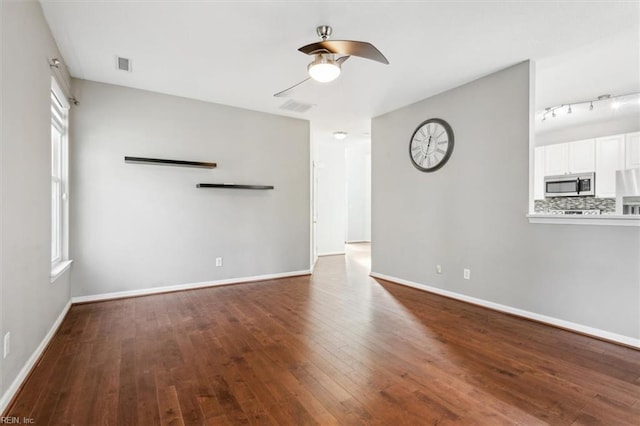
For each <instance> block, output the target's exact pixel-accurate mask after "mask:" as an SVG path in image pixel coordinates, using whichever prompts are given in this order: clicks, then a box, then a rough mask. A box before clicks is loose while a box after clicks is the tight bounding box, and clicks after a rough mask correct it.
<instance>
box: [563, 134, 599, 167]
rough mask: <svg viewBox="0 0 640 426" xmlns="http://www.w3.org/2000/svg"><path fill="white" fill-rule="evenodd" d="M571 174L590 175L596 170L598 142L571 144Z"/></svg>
mask: <svg viewBox="0 0 640 426" xmlns="http://www.w3.org/2000/svg"><path fill="white" fill-rule="evenodd" d="M568 145H569V158H568V160H569V170H568V172H569V173H589V172H593V171H594V170H595V169H596V141H595V139H587V140H584V141H577V142H569V144H568Z"/></svg>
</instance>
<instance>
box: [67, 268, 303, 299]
mask: <svg viewBox="0 0 640 426" xmlns="http://www.w3.org/2000/svg"><path fill="white" fill-rule="evenodd" d="M310 274H311V270H310V269H308V270H304V271H293V272H282V273H278V274H269V275H257V276H255V277H242V278H229V279H226V280H217V281H205V282H199V283H188V284H176V285H169V286H166V287H151V288H144V289H140V290H127V291H116V292H113V293H103V294H92V295H89V296H75V297H72V298H71V303H74V304H75V303H87V302H98V301H101V300H109V299H122V298H125V297H135V296H146V295H150V294H160V293H170V292H172V291H180V290H192V289H196V288H204V287H216V286H221V285H229V284H240V283H248V282H252V281H267V280H274V279H277V278H288V277H298V276H301V275H310Z"/></svg>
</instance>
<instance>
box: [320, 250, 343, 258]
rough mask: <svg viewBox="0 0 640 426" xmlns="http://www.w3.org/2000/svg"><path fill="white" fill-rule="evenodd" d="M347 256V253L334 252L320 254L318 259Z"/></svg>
mask: <svg viewBox="0 0 640 426" xmlns="http://www.w3.org/2000/svg"><path fill="white" fill-rule="evenodd" d="M343 254H345V252H343V251H333V252H328V253H318V257H324V256H340V255H343Z"/></svg>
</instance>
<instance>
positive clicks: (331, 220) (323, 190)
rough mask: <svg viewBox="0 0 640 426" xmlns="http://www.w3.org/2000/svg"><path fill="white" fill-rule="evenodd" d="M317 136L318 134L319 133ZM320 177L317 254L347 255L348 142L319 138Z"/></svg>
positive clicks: (317, 145)
mask: <svg viewBox="0 0 640 426" xmlns="http://www.w3.org/2000/svg"><path fill="white" fill-rule="evenodd" d="M316 134H317V133H316ZM314 150H315V153H314V161H315V164H316V174H317V178H318V179H317V189H316V193H317V198H318V200H317V203H318V204H317V206H318V208H317V223H316V240H317V241H316V244H317V250H318V255H319V256H322V255H328V254H339V253H344V243H345V241H346V232H347V192H346V188H347V187H346V165H345V143H344V141H338V140H335V139H333V138H332V137H331V136H327V137H322V136H321V135H318V136H316V138H315V141H314Z"/></svg>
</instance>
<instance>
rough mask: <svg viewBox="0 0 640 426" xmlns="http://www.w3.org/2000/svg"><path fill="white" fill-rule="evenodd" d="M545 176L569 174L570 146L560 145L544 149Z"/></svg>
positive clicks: (548, 146)
mask: <svg viewBox="0 0 640 426" xmlns="http://www.w3.org/2000/svg"><path fill="white" fill-rule="evenodd" d="M543 156H544V168H543V170H544V175H545V176H553V175H564V174H566V173H567V168H568V158H569V144H568V143H559V144H555V145H547V146H545V147H544V155H543Z"/></svg>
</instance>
